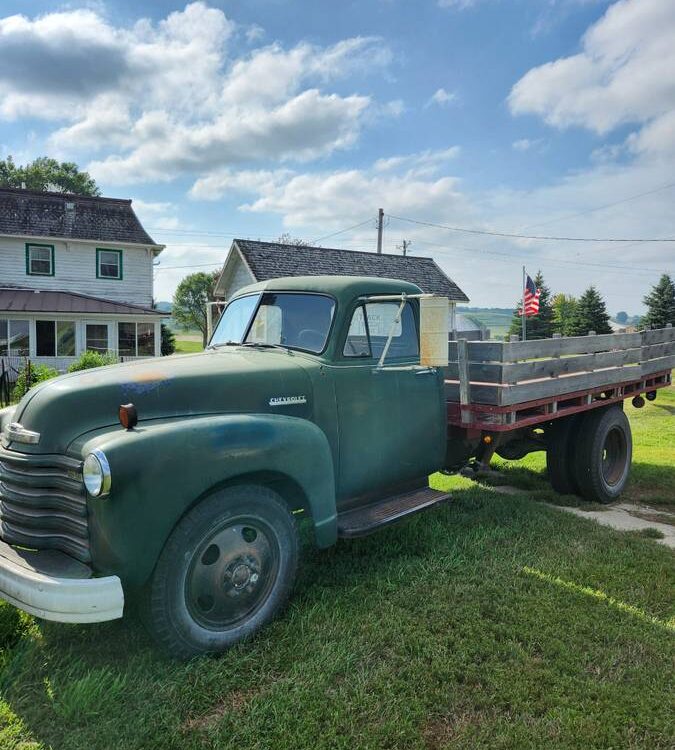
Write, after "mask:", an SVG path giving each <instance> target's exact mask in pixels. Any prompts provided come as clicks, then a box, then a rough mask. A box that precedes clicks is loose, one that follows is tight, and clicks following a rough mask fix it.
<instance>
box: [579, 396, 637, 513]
mask: <svg viewBox="0 0 675 750" xmlns="http://www.w3.org/2000/svg"><path fill="white" fill-rule="evenodd" d="M578 435H579V439H578V441H577V443H576V450H575V464H576V476H577V482H578V483H579V489H580V491H581V494H582V495H583V497H584V498H585V499H586V500H588V501H590V502H598V503H612V502H614V501H615V500H616V499H617V498H618V497H619V495H620V494H621V493H622V492H623V490H624V488H625V486H626V484H627V482H628V476H629V474H630V464H631V459H632V455H633V438H632V435H631V430H630V423H629V421H628V418H627V417H626V415H625V414H624V412H623V409H621V408H620V407H618V406H609V407H606V408H603V409H598V410H596V411H592V412H590V413H588V414H586V415H585V416H584V418H583V420H582V422H581V425H580V427H579V430H578Z"/></svg>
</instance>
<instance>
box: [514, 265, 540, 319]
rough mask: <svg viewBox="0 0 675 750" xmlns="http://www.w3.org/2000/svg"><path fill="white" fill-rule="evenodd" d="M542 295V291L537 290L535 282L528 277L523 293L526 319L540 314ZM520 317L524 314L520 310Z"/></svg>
mask: <svg viewBox="0 0 675 750" xmlns="http://www.w3.org/2000/svg"><path fill="white" fill-rule="evenodd" d="M540 295H541V289H537V287H536V286H535V285H534V281H532V279H531V278H530V276H529V275H528V277H527V282H526V283H525V291H524V293H523V299H524V302H525V317H526V318H529V317H531V316H532V315H537V314H538V313H539V296H540ZM518 315H522V312H521V311H520V310H518Z"/></svg>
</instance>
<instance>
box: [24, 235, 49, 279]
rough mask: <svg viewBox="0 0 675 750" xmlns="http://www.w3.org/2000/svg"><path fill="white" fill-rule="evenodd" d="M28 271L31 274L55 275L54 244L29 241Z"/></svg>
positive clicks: (27, 250)
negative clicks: (39, 243) (38, 243)
mask: <svg viewBox="0 0 675 750" xmlns="http://www.w3.org/2000/svg"><path fill="white" fill-rule="evenodd" d="M26 273H27V274H28V275H29V276H53V275H54V245H37V244H35V243H27V244H26Z"/></svg>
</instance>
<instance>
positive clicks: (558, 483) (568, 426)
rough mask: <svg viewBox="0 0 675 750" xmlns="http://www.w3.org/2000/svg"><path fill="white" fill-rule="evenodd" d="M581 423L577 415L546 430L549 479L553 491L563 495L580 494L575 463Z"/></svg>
mask: <svg viewBox="0 0 675 750" xmlns="http://www.w3.org/2000/svg"><path fill="white" fill-rule="evenodd" d="M580 422H581V420H580V418H579V417H578V416H576V415H571V416H569V417H561V418H560V419H556V420H554V421H553V422H552V423H551V425H550V427H547V428H546V430H544V436H545V440H546V469H547V471H548V479H549V482H550V483H551V486H552V487H553V489H554V490H555V491H556V492H559V493H560V494H561V495H576V494H578V493H579V484H578V482H577V476H576V470H575V467H574V462H575V444H576V442H577V440H578V439H579V434H578V429H579V424H580Z"/></svg>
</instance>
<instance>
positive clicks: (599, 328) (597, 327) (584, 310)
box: [570, 286, 612, 336]
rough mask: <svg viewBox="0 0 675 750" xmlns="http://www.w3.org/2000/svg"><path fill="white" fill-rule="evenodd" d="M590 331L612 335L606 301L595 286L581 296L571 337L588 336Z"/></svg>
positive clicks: (571, 329) (573, 320)
mask: <svg viewBox="0 0 675 750" xmlns="http://www.w3.org/2000/svg"><path fill="white" fill-rule="evenodd" d="M589 331H595V332H596V333H598V334H600V333H611V332H612V328H611V326H610V325H609V315H608V314H607V308H606V307H605V301H604V300H603V299H602V297H601V296H600V293H599V292H598V290H597V289H596V288H595V287H594V286H589V287H588V289H587V290H586V291H585V292H584V293H583V294H582V295H581V297H580V298H579V301H578V302H577V308H576V310H575V312H574V317H573V318H572V325H571V326H570V336H587V335H588V332H589Z"/></svg>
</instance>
